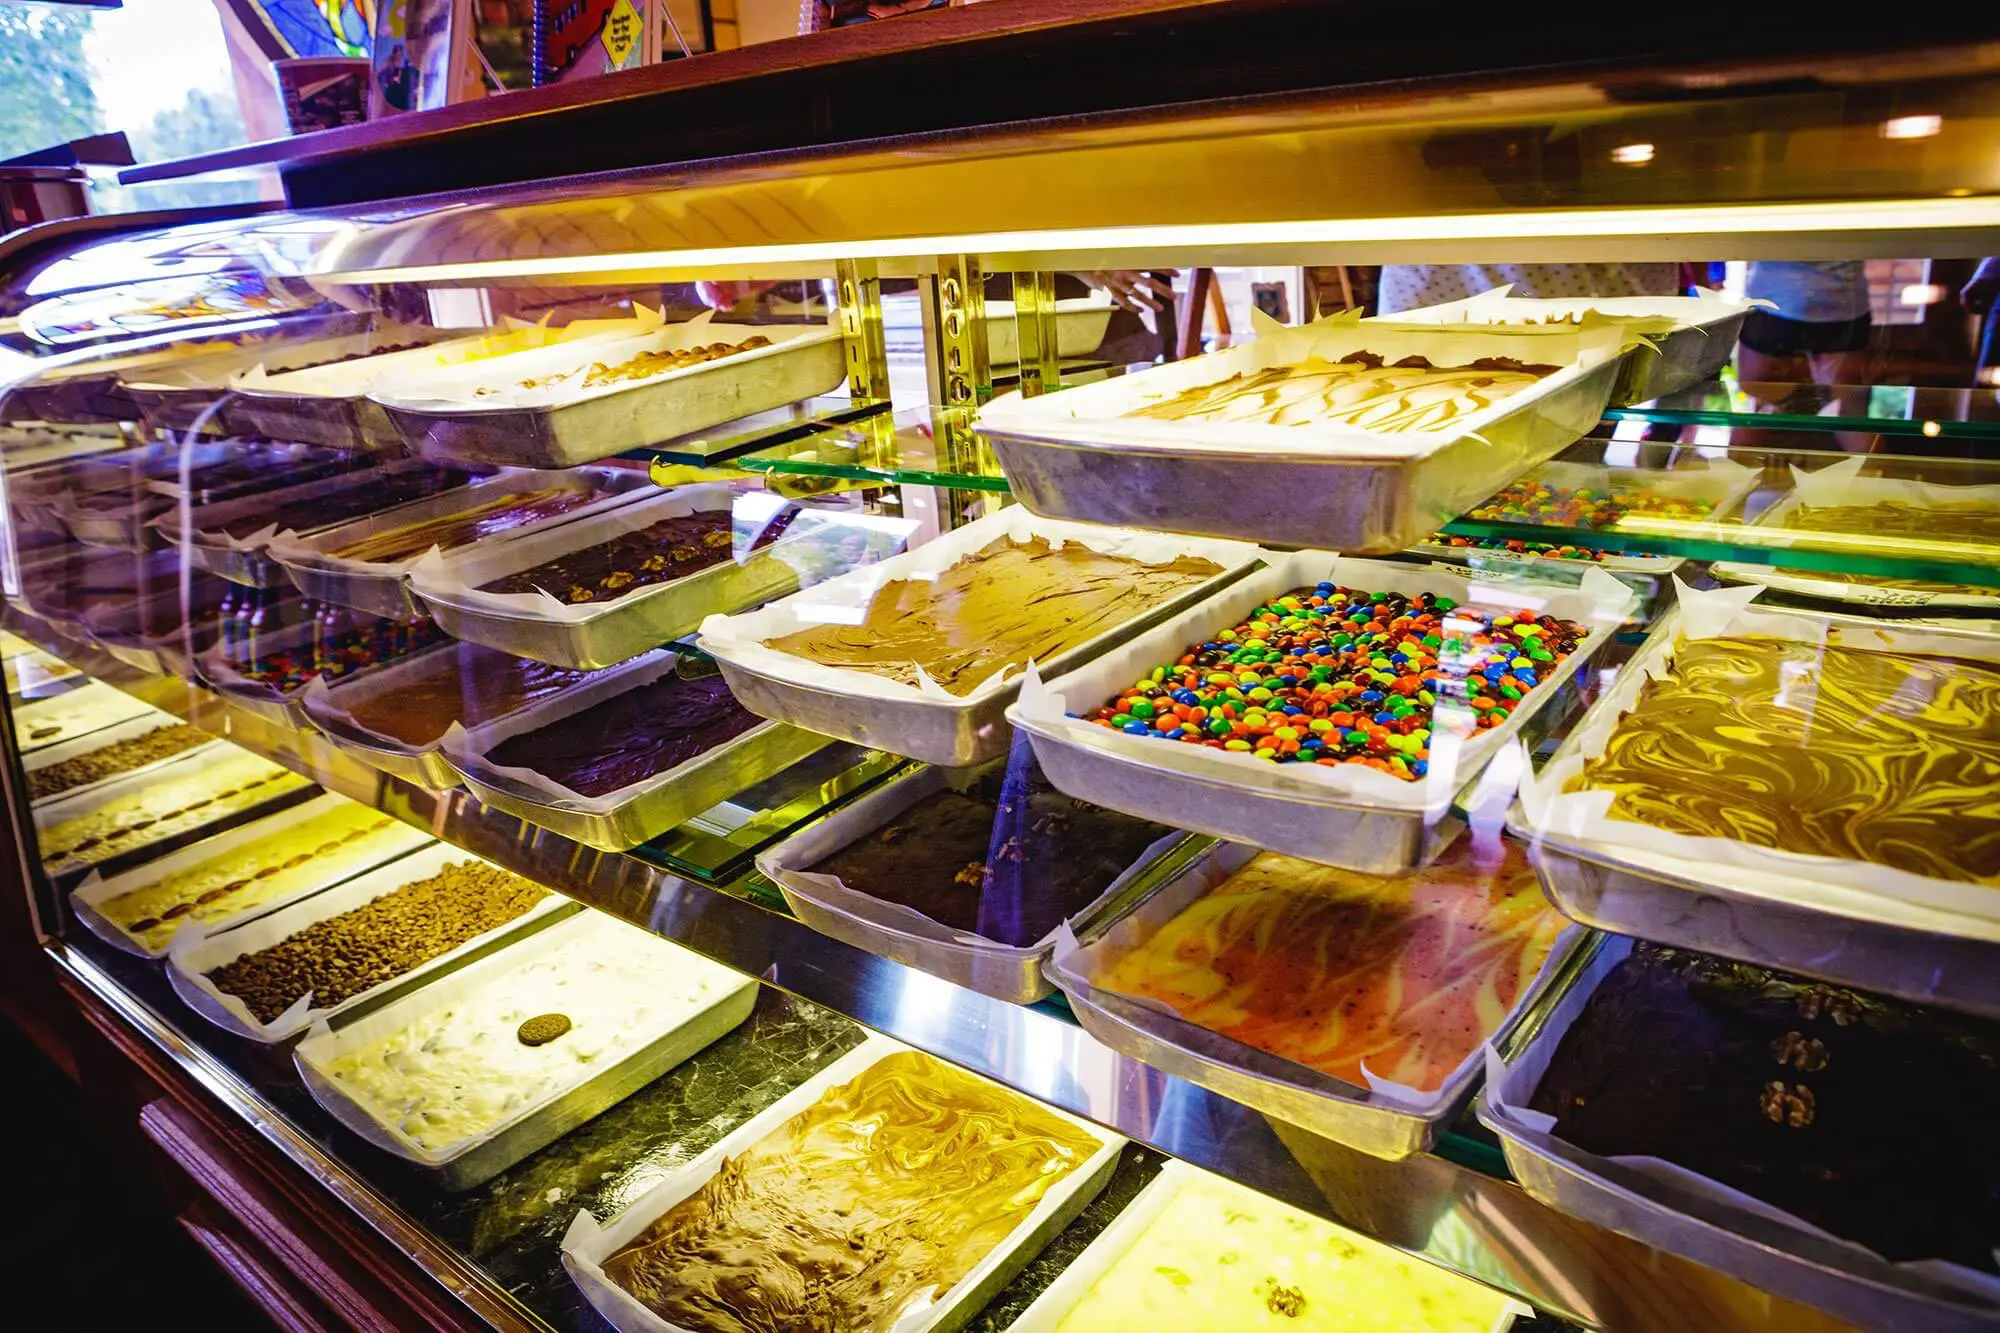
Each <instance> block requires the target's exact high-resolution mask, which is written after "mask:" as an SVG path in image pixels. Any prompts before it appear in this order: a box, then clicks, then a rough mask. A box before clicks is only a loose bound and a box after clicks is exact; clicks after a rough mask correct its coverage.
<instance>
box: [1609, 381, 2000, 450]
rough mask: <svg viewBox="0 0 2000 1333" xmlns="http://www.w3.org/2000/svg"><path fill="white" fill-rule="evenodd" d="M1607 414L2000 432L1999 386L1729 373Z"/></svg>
mask: <svg viewBox="0 0 2000 1333" xmlns="http://www.w3.org/2000/svg"><path fill="white" fill-rule="evenodd" d="M1604 416H1605V419H1606V420H1608V421H1638V422H1645V423H1647V424H1650V425H1683V426H1720V427H1724V428H1727V429H1732V430H1735V429H1751V428H1762V429H1767V430H1786V431H1841V432H1854V433H1863V434H1868V435H1879V436H1891V437H1904V436H1917V437H1919V438H1922V439H1929V440H1994V439H2000V389H1996V388H1991V387H1987V388H1978V389H1932V388H1917V387H1912V386H1910V385H1907V384H1838V385H1836V384H1769V383H1755V382H1752V383H1742V382H1737V381H1736V380H1735V379H1734V377H1733V376H1732V377H1729V378H1727V379H1722V380H1714V381H1711V382H1709V383H1707V384H1697V385H1695V386H1694V387H1693V388H1691V389H1685V390H1682V391H1681V392H1680V393H1677V394H1672V395H1670V396H1668V397H1666V398H1661V399H1658V400H1657V401H1654V402H1650V403H1640V404H1637V405H1635V406H1632V407H1614V408H1610V409H1607V410H1606V412H1605V414H1604Z"/></svg>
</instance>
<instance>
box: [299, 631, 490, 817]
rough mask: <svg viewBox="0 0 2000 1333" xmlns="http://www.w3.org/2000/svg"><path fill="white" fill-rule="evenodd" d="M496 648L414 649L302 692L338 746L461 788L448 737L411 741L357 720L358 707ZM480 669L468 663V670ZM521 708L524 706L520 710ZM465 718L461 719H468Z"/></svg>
mask: <svg viewBox="0 0 2000 1333" xmlns="http://www.w3.org/2000/svg"><path fill="white" fill-rule="evenodd" d="M488 651H491V650H489V649H484V648H481V647H479V646H477V645H475V644H469V643H457V642H453V643H444V644H440V645H438V646H437V647H435V648H426V649H424V650H423V651H422V652H420V653H412V654H410V655H409V656H408V657H406V658H403V659H402V660H401V661H397V662H387V663H384V664H383V665H381V666H379V667H370V668H368V669H367V670H365V671H358V672H356V673H354V674H353V675H352V676H349V677H347V678H346V679H345V680H341V681H337V682H335V683H334V684H333V685H330V686H328V685H324V684H320V685H308V686H307V687H306V688H305V691H304V692H303V694H302V695H301V696H300V706H301V707H302V708H304V710H305V715H306V718H307V720H308V721H310V722H311V723H312V724H313V726H315V727H317V728H318V729H319V730H320V733H321V734H322V735H324V736H325V737H326V738H327V740H328V741H329V742H331V743H332V745H333V747H334V748H335V749H337V750H341V751H344V752H346V753H347V754H350V755H352V756H354V757H355V758H356V759H359V760H360V761H361V762H362V763H364V764H367V765H368V766H369V767H371V768H375V769H379V770H380V771H382V772H384V773H387V774H389V775H390V776H391V777H397V778H401V779H403V780H404V781H405V782H413V783H415V784H417V785H418V786H420V787H425V788H428V789H429V790H431V791H449V790H451V789H452V788H454V787H456V786H458V783H459V778H458V770H457V769H455V768H453V767H452V766H451V764H450V763H448V762H447V761H446V760H445V757H444V754H443V752H442V751H441V750H440V748H439V747H440V745H441V743H442V741H443V739H444V738H443V737H442V736H440V737H439V738H438V739H437V740H435V741H432V742H431V743H430V744H428V745H411V744H409V743H408V742H406V741H401V740H397V739H396V738H395V737H392V736H384V735H382V734H381V733H379V732H376V731H371V730H370V729H368V728H367V727H364V726H362V725H361V724H360V723H358V722H356V721H355V720H354V715H353V712H352V711H351V710H352V709H353V708H355V707H357V706H359V704H360V703H361V702H362V701H363V700H367V699H371V698H373V697H374V696H376V695H378V694H383V693H389V694H393V693H394V692H395V691H396V690H397V689H399V688H400V687H401V686H402V684H403V682H404V681H406V680H407V679H409V678H410V677H411V676H413V675H418V674H421V673H423V672H425V671H428V670H430V669H431V668H433V667H434V666H436V665H437V664H438V663H440V662H446V661H457V660H459V658H460V657H461V655H468V654H469V655H474V656H476V655H477V654H479V653H482V652H488ZM476 669H477V668H476V667H474V666H472V665H464V666H462V667H461V670H462V671H464V672H465V673H467V674H470V673H472V672H473V671H474V670H476ZM514 711H519V710H514ZM507 716H510V714H508V713H501V714H499V715H496V716H493V717H481V718H476V719H472V721H473V723H474V725H480V724H484V723H487V722H498V721H500V720H501V718H504V717H507ZM463 720H464V719H461V721H463Z"/></svg>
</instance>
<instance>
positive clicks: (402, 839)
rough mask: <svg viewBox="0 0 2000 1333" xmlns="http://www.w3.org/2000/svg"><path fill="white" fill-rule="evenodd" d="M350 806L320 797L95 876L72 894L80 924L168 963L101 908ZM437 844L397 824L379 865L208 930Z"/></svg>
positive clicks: (319, 877)
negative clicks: (108, 874)
mask: <svg viewBox="0 0 2000 1333" xmlns="http://www.w3.org/2000/svg"><path fill="white" fill-rule="evenodd" d="M349 804H352V802H350V801H348V800H347V798H346V797H343V796H336V795H334V794H333V793H331V792H328V793H326V794H324V795H321V796H315V797H313V798H312V799H311V800H309V801H302V802H300V803H299V804H297V805H292V806H287V807H286V808H285V809H283V810H280V811H279V812H278V813H276V814H274V815H266V816H265V817H264V818H262V819H259V820H256V821H255V822H253V823H249V824H240V825H238V826H237V827H235V828H232V829H230V830H229V831H228V832H226V833H214V834H210V835H209V836H208V837H205V838H203V839H202V840H201V841H199V842H195V843H191V844H189V845H188V846H186V847H183V848H181V849H180V850H179V851H177V852H173V853H171V854H169V855H167V856H163V857H160V858H159V859H157V860H153V861H148V862H146V863H145V864H144V865H142V866H139V867H137V868H136V869H132V870H127V871H124V872H122V873H120V874H116V875H112V876H111V877H110V878H108V879H100V878H98V877H97V876H95V875H89V876H86V877H85V878H84V880H83V882H82V883H80V884H78V885H77V886H76V887H75V888H74V889H72V890H71V891H70V895H69V902H70V907H71V908H72V909H73V910H74V911H75V912H76V917H77V920H79V921H81V922H83V924H84V925H85V926H86V927H88V928H89V930H90V932H91V933H92V934H93V935H95V936H97V938H99V939H101V940H103V941H104V942H105V943H106V944H109V945H110V946H111V947H112V948H114V949H117V950H119V951H120V952H122V953H129V954H133V955H135V956H137V957H140V958H164V957H166V955H167V950H166V948H165V947H159V948H155V947H153V946H151V945H148V944H146V943H144V942H143V941H142V940H141V939H140V938H139V937H138V936H136V935H133V934H131V933H129V932H128V931H126V930H125V928H124V927H122V926H120V925H118V924H117V923H116V922H114V921H113V920H111V918H110V917H108V916H106V915H104V914H103V913H102V912H101V911H99V910H98V909H99V908H100V907H101V906H102V905H103V904H105V903H108V902H111V901H112V900H114V899H117V898H122V897H124V896H125V895H126V894H128V893H131V892H133V891H134V890H137V889H143V888H147V887H150V886H152V885H154V884H157V883H159V882H160V881H162V880H164V879H166V878H167V877H169V876H171V875H177V874H180V873H181V872H182V871H185V870H191V869H193V868H194V867H196V866H199V865H201V864H202V863H204V862H206V861H211V860H214V859H215V858H216V857H219V856H227V855H229V854H230V853H232V852H235V851H236V850H237V849H239V848H242V847H245V846H247V845H249V844H251V843H256V842H261V841H263V840H264V839H266V838H271V837H275V836H277V835H279V834H282V833H283V832H284V831H285V830H286V829H288V828H290V827H292V826H293V825H295V824H299V823H303V822H304V821H306V820H309V819H316V818H318V817H319V816H321V815H324V814H328V813H330V812H332V811H334V810H336V809H338V808H339V807H340V806H342V805H349ZM432 841H434V840H433V839H432V838H431V837H430V836H429V835H428V834H426V833H424V832H422V831H421V830H419V829H415V828H411V827H410V826H408V825H406V824H396V825H394V826H393V828H392V829H391V831H390V836H389V837H387V838H385V839H384V841H383V843H382V845H381V846H380V848H379V849H378V850H379V854H374V859H373V860H370V861H366V862H362V863H360V864H357V865H354V866H353V867H351V868H349V869H347V870H345V871H343V872H341V873H339V874H335V875H328V874H327V873H326V872H324V871H318V872H316V878H315V879H314V881H313V882H311V883H308V884H302V885H300V886H298V887H296V888H294V889H292V890H291V891H289V892H286V893H284V894H281V895H279V896H278V897H275V898H270V899H267V900H265V901H264V902H261V903H258V904H257V905H256V906H254V907H250V908H244V909H239V910H237V911H233V912H231V913H229V914H228V915H226V916H222V917H218V918H217V919H215V920H214V921H212V922H209V923H208V930H209V932H210V933H211V934H217V933H220V932H222V931H225V930H228V929H229V928H230V927H231V926H235V925H239V924H241V923H242V922H245V921H254V920H256V919H257V918H258V917H260V916H268V915H270V914H271V913H272V912H276V911H278V910H280V909H282V908H285V907H289V906H290V905H291V904H293V903H295V902H298V901H299V900H301V899H303V898H310V897H312V895H314V894H315V893H318V892H319V891H320V890H322V889H325V888H327V887H329V886H331V885H334V884H338V883H341V882H343V881H344V880H348V879H354V878H356V877H358V876H360V875H363V874H366V873H368V872H369V871H371V870H374V869H375V868H376V867H377V866H380V865H383V864H385V863H387V862H390V861H394V860H395V859H396V858H397V857H399V856H405V855H407V854H409V853H410V852H414V851H417V850H420V849H421V848H423V847H425V846H427V845H429V844H430V843H431V842H432Z"/></svg>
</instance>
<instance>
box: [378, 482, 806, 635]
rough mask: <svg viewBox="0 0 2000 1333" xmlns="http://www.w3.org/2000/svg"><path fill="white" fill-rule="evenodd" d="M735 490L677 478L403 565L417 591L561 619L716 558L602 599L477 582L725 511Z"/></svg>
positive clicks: (592, 614) (477, 606)
mask: <svg viewBox="0 0 2000 1333" xmlns="http://www.w3.org/2000/svg"><path fill="white" fill-rule="evenodd" d="M740 495H741V493H740V492H738V491H736V490H735V489H734V488H732V487H731V486H730V485H729V484H727V483H725V482H704V483H702V484H701V485H698V486H678V487H675V488H674V489H673V490H670V491H664V492H661V493H659V494H657V495H651V496H647V497H644V498H641V499H638V500H634V501H632V502H631V503H629V504H618V505H613V506H607V507H606V508H604V509H601V510H599V511H598V512H597V513H595V514H593V515H589V516H587V517H585V518H582V519H579V520H578V521H576V522H573V523H561V522H559V523H554V524H551V525H549V526H548V527H546V528H543V529H541V530H540V531H535V532H528V533H523V534H519V536H518V539H516V540H510V541H508V542H506V543H505V544H504V545H502V544H500V543H484V544H475V545H473V546H470V547H463V548H460V549H459V550H458V551H457V552H455V553H446V552H440V551H437V550H435V549H433V550H432V551H431V552H430V553H429V554H427V555H424V556H422V557H420V558H419V559H417V560H416V561H414V562H413V563H412V564H411V565H410V567H409V574H410V588H411V590H412V591H414V592H415V593H416V594H417V596H419V597H422V598H427V599H431V600H435V601H439V602H445V603H448V604H449V605H452V606H455V607H459V608H462V609H465V610H471V611H478V612H483V613H485V614H487V615H493V616H504V617H506V618H508V619H510V620H536V621H552V622H555V623H558V624H566V625H573V624H581V623H583V622H585V621H590V620H596V619H598V618H599V617H601V616H606V615H610V614H612V613H613V612H615V611H618V610H621V609H623V608H625V607H628V606H630V605H631V604H632V602H633V601H634V599H638V598H648V599H650V598H653V597H658V596H662V595H671V594H672V593H673V592H674V590H675V589H676V588H678V587H679V586H680V585H681V584H683V583H685V582H686V581H687V580H689V579H694V578H700V577H701V576H702V575H703V574H706V573H708V572H709V570H710V569H713V568H715V566H713V565H711V566H708V567H706V568H703V569H697V570H695V571H693V572H692V573H688V574H683V575H682V576H681V577H680V578H677V579H675V580H673V581H672V582H670V583H651V584H646V585H644V586H642V587H634V588H633V589H632V590H631V591H630V592H626V593H622V594H620V595H619V596H617V597H612V598H608V599H606V600H604V601H599V602H579V603H577V604H575V605H571V604H570V603H568V602H565V601H563V600H562V599H561V598H559V597H556V596H554V595H553V594H551V593H549V592H547V591H545V590H543V589H541V588H537V589H536V590H535V591H533V592H483V591H481V586H480V585H482V584H487V583H492V582H495V581H497V580H499V579H502V578H505V577H506V576H507V575H509V574H514V573H519V572H520V571H522V570H527V569H533V568H534V567H535V566H537V565H541V564H545V563H547V562H548V561H550V560H556V559H560V558H561V557H563V556H566V555H573V554H574V553H576V552H578V551H583V550H588V549H589V548H590V547H593V546H602V545H603V544H604V543H605V542H608V541H613V540H615V539H617V538H619V537H622V536H624V535H625V534H626V533H628V532H637V531H639V530H640V529H642V528H649V527H651V526H652V525H653V524H655V523H661V522H665V521H666V520H667V519H670V518H684V517H686V516H687V515H689V514H695V513H716V512H721V513H725V514H727V513H732V512H733V511H734V507H735V504H736V501H737V500H738V499H739V498H740ZM783 544H784V539H783V538H782V537H781V538H779V539H778V540H777V541H776V542H773V543H771V544H770V545H769V546H763V547H754V548H752V549H750V550H744V551H735V552H733V553H732V556H731V558H732V559H734V560H735V561H736V563H737V564H739V565H742V564H748V563H750V562H751V561H754V560H762V559H765V558H767V557H769V556H770V555H772V554H773V553H774V552H775V551H776V550H777V549H778V548H779V547H780V546H782V545H783Z"/></svg>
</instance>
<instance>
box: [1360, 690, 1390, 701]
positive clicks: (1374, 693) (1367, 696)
mask: <svg viewBox="0 0 2000 1333" xmlns="http://www.w3.org/2000/svg"><path fill="white" fill-rule="evenodd" d="M1383 698H1384V696H1383V694H1382V691H1380V690H1363V691H1361V702H1362V703H1365V704H1379V703H1381V702H1382V700H1383Z"/></svg>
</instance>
